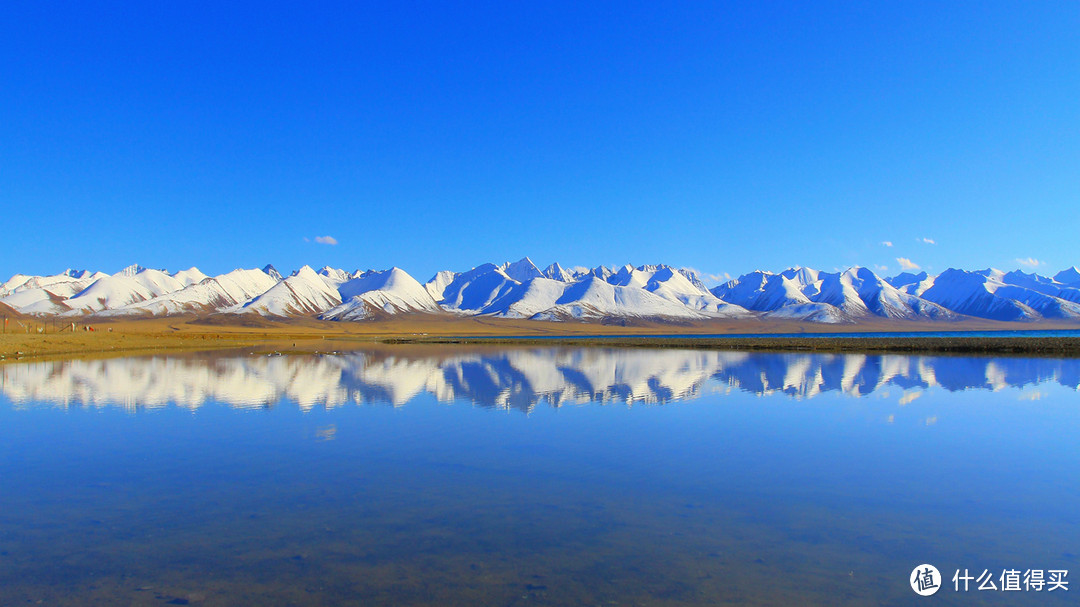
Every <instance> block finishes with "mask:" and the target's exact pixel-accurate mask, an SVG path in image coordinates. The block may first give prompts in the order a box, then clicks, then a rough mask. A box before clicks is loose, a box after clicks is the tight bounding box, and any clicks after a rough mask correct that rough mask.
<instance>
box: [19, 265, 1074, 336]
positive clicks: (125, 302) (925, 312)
mask: <svg viewBox="0 0 1080 607" xmlns="http://www.w3.org/2000/svg"><path fill="white" fill-rule="evenodd" d="M0 306H2V307H0V310H7V309H10V310H12V311H13V312H14V313H17V314H20V315H24V316H29V317H35V316H36V317H51V316H56V317H71V318H74V317H123V316H172V315H178V314H222V315H230V314H255V315H258V316H263V317H268V318H289V317H296V316H304V317H312V318H319V319H322V320H335V321H364V320H372V319H376V318H384V317H387V316H400V315H409V314H424V315H445V316H447V317H494V318H515V319H531V320H547V321H582V322H601V323H610V322H616V323H624V322H636V321H659V322H669V323H684V322H689V321H700V320H709V319H754V318H757V319H762V320H768V319H787V320H798V321H804V322H813V323H828V324H855V323H859V322H861V321H864V320H867V319H875V318H877V319H889V320H901V321H904V320H910V321H942V322H947V321H956V320H961V319H963V318H972V317H973V318H980V319H988V320H997V321H1027V322H1034V321H1040V320H1055V321H1061V320H1064V321H1076V322H1080V270H1078V269H1077V268H1076V267H1071V268H1068V269H1066V270H1063V271H1061V272H1058V273H1057V274H1055V275H1054V276H1052V277H1051V276H1042V275H1039V274H1035V273H1025V272H1022V271H1019V270H1016V271H1011V272H1003V271H1001V270H996V269H993V268H987V269H981V270H963V269H957V268H949V269H947V270H945V271H943V272H941V273H940V274H937V275H930V274H928V273H926V272H921V273H919V274H913V273H909V272H905V273H901V274H898V275H896V276H892V277H883V276H881V275H879V274H877V273H876V272H874V271H872V270H870V269H869V268H865V267H861V266H854V267H852V268H848V269H846V270H844V271H842V272H841V271H836V272H825V271H820V270H816V269H813V268H807V267H801V266H794V267H791V268H788V269H785V270H783V271H781V272H779V273H773V272H768V271H762V270H757V271H754V272H750V273H747V274H744V275H742V276H740V277H738V278H734V279H731V280H729V281H727V282H725V283H723V284H720V285H717V286H716V287H713V288H711V289H709V288H707V287H706V286H705V284H704V283H703V282H702V281H701V278H700V277H699V276H698V274H697V273H696V272H695V271H693V270H689V269H686V268H678V267H674V266H669V265H665V264H651V265H641V266H636V267H635V266H632V265H629V264H627V265H624V266H619V267H606V266H597V267H595V268H592V269H586V268H584V267H574V268H572V269H567V268H566V267H565V266H562V265H560V264H559V263H557V262H556V263H552V264H551V265H549V266H547V267H546V268H544V269H540V267H539V266H537V265H536V264H535V263H533V261H532V260H531V259H530V258H528V257H524V258H522V259H520V260H518V261H516V262H504V263H485V264H481V265H479V266H476V267H474V268H471V269H469V270H465V271H451V270H444V271H440V272H438V273H436V274H435V275H434V276H433V277H432V278H431V279H430V280H428V281H427V282H426V283H420V282H419V281H417V280H416V279H415V278H413V277H412V276H411V275H409V274H408V272H406V271H405V270H402V269H401V268H396V267H394V268H390V269H387V270H366V271H360V270H356V271H353V272H347V271H345V270H342V269H337V268H332V267H329V266H326V267H323V268H322V269H320V270H318V271H316V270H314V269H312V268H311V267H310V266H303V267H301V268H300V269H298V270H296V271H294V272H292V273H291V274H289V275H288V276H283V275H282V274H281V273H280V272H278V270H277V269H275V268H274V266H272V265H266V266H264V267H263V268H261V269H242V268H238V269H236V270H233V271H231V272H228V273H225V274H221V275H218V276H208V275H206V274H204V273H203V272H202V271H200V270H199V269H198V268H194V267H192V268H188V269H186V270H182V271H179V272H173V273H170V272H168V271H166V270H159V269H148V268H145V267H143V266H140V265H137V264H133V265H130V266H128V267H126V268H124V269H122V270H120V271H119V272H117V273H115V274H105V273H103V272H91V271H88V270H70V269H67V270H64V271H63V272H60V273H58V274H54V275H48V276H34V275H27V274H15V275H14V276H12V277H11V278H10V279H8V280H7V281H5V282H3V283H0Z"/></svg>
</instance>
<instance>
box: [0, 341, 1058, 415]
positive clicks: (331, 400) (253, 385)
mask: <svg viewBox="0 0 1080 607" xmlns="http://www.w3.org/2000/svg"><path fill="white" fill-rule="evenodd" d="M1044 382H1056V383H1059V384H1061V385H1063V386H1065V387H1067V388H1070V389H1074V390H1077V389H1080V361H1077V360H1072V359H1045V358H1009V357H1001V358H990V357H959V356H956V357H953V356H908V355H872V356H871V355H852V354H845V355H834V354H777V353H746V352H720V351H701V350H695V351H685V350H666V349H665V350H645V349H605V348H559V347H551V348H530V349H506V350H482V351H476V350H462V349H447V350H445V351H440V352H437V353H434V352H433V351H432V350H423V351H414V350H410V349H409V348H407V347H404V348H393V349H378V350H375V349H373V350H366V351H357V352H351V353H342V354H334V355H328V354H327V355H279V356H265V355H262V356H259V355H249V356H221V355H216V356H211V355H186V356H185V355H176V356H154V357H140V358H116V359H106V360H63V361H46V362H32V363H16V364H8V365H5V366H3V367H0V391H2V392H3V394H5V395H6V396H7V397H8V398H9V399H10V400H11V401H12V402H14V403H15V404H16V405H24V406H32V405H40V404H48V405H61V406H122V407H125V408H129V409H136V408H140V407H146V408H153V407H162V406H167V405H169V404H174V405H177V406H181V407H188V408H192V409H194V408H198V407H200V406H202V405H203V404H205V403H207V402H210V401H214V402H220V403H224V404H227V405H229V406H232V407H236V408H260V407H267V406H270V405H273V404H275V403H278V402H281V401H282V400H286V401H290V402H295V403H297V404H298V405H299V407H300V408H301V409H303V410H308V409H310V408H312V407H316V406H322V407H328V408H329V407H338V406H342V405H346V404H349V403H357V404H361V403H378V404H392V405H394V406H400V405H404V404H406V403H408V402H409V401H410V400H411V399H413V398H414V397H416V396H417V395H419V394H421V393H425V392H427V393H430V394H432V395H434V396H435V397H436V398H437V399H438V400H439V401H441V402H452V401H468V402H472V403H474V404H476V405H478V406H481V407H492V408H500V409H517V410H520V411H524V412H529V411H531V410H532V409H533V408H535V407H536V406H537V405H538V404H541V403H547V404H548V405H550V406H553V407H558V406H562V405H565V404H587V403H625V404H634V403H646V404H649V403H666V402H673V401H680V400H691V399H694V398H697V397H698V396H700V395H702V394H703V393H706V392H715V391H721V392H722V391H725V390H730V389H735V390H741V391H745V392H750V393H754V394H762V395H764V394H774V393H783V394H787V395H789V396H791V397H793V398H812V397H814V396H816V395H819V394H822V393H826V392H842V393H844V394H848V395H851V396H866V395H869V394H871V393H873V392H874V391H876V390H882V389H886V388H889V387H895V388H899V389H902V390H910V389H919V388H923V389H927V388H935V387H936V388H941V389H945V390H948V391H957V390H972V389H975V390H1000V389H1003V388H1008V387H1024V386H1033V385H1037V384H1041V383H1044Z"/></svg>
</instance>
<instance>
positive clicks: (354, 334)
mask: <svg viewBox="0 0 1080 607" xmlns="http://www.w3.org/2000/svg"><path fill="white" fill-rule="evenodd" d="M41 326H42V327H43V330H42V331H41V332H40V333H39V332H37V331H36V330H35V331H32V332H30V331H26V332H17V333H16V332H12V331H9V332H7V333H2V334H0V364H2V363H3V362H8V361H12V360H27V359H35V360H41V359H56V358H100V357H113V356H123V355H146V354H164V353H170V352H194V351H209V350H248V351H254V350H258V351H260V352H265V351H280V352H283V353H284V352H295V353H316V352H331V351H342V350H348V349H358V348H365V347H371V346H378V345H380V344H384V345H404V344H411V345H428V346H456V345H464V344H469V345H473V346H533V347H536V346H575V347H577V346H584V347H631V348H684V349H716V350H736V351H773V352H775V351H791V352H825V353H838V352H850V353H857V352H864V353H889V352H893V353H903V354H911V353H919V352H927V353H943V354H950V353H951V354H1006V355H1030V356H1067V357H1080V337H1061V336H1057V337H1033V336H1024V337H1006V336H1001V337H998V336H985V335H984V336H966V335H964V333H969V332H970V333H976V332H987V331H1037V330H1049V331H1053V330H1077V329H1080V324H1078V323H1004V322H962V323H911V322H868V323H865V324H860V325H841V326H837V325H817V324H810V323H798V322H772V323H763V322H740V323H732V322H722V323H698V324H693V325H668V324H656V323H652V324H650V323H642V324H639V325H635V326H611V325H603V324H594V323H557V324H556V323H549V322H539V321H515V320H504V319H486V318H485V319H441V318H404V319H395V320H392V321H380V322H353V323H343V322H327V321H318V320H314V319H294V320H290V321H278V322H270V321H268V322H261V323H259V324H258V325H243V324H238V323H228V322H208V321H207V319H206V318H200V317H173V318H168V319H153V320H133V321H120V322H116V321H99V322H95V323H94V324H93V327H94V329H95V330H94V331H88V330H80V331H76V332H74V333H73V332H71V331H55V330H49V327H48V325H44V324H42V325H41ZM890 332H895V333H902V334H903V337H881V336H865V335H866V334H869V333H890ZM940 332H957V334H955V335H949V336H940V335H937V336H928V337H920V334H922V333H940ZM826 334H827V335H828V336H816V335H826ZM837 334H840V335H837ZM706 335H707V336H708V337H704V336H706Z"/></svg>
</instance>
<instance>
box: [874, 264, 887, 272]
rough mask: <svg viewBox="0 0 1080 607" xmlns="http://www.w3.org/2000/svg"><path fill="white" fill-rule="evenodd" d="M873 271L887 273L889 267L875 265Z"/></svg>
mask: <svg viewBox="0 0 1080 607" xmlns="http://www.w3.org/2000/svg"><path fill="white" fill-rule="evenodd" d="M874 269H875V270H877V271H878V272H888V271H889V266H879V265H876V264H875V265H874Z"/></svg>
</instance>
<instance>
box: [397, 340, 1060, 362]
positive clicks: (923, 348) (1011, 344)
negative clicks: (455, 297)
mask: <svg viewBox="0 0 1080 607" xmlns="http://www.w3.org/2000/svg"><path fill="white" fill-rule="evenodd" d="M380 342H381V343H384V344H390V345H405V344H416V345H420V344H423V345H465V344H469V345H487V346H494V345H505V346H509V345H513V346H523V345H528V346H574V347H613V348H657V349H660V348H675V349H685V350H725V351H748V352H799V353H816V352H820V353H827V354H831V353H845V354H856V353H866V354H890V353H895V354H919V353H932V354H980V355H982V354H1005V355H1013V356H1061V357H1070V358H1072V357H1080V339H1077V338H1070V337H963V336H956V337H952V336H950V337H900V338H880V337H860V336H858V335H851V336H847V337H835V336H832V337H689V338H684V337H661V338H657V337H647V336H642V337H605V338H579V337H566V338H545V339H530V338H520V337H517V338H512V337H460V338H454V337H431V338H404V337H396V338H386V339H382V340H380Z"/></svg>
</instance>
